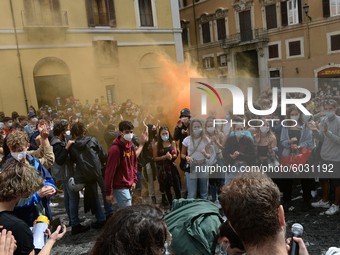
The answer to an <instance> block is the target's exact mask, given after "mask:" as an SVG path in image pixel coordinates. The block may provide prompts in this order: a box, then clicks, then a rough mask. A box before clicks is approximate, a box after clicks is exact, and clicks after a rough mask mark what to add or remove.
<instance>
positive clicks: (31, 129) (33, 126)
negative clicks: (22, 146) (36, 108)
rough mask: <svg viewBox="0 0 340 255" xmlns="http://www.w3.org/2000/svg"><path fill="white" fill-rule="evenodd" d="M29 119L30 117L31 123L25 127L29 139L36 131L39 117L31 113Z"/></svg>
mask: <svg viewBox="0 0 340 255" xmlns="http://www.w3.org/2000/svg"><path fill="white" fill-rule="evenodd" d="M27 117H28V120H29V123H28V124H27V125H26V126H25V132H26V134H27V135H28V137H31V136H32V135H33V133H34V132H35V131H36V126H37V122H38V118H37V115H35V113H33V112H30V113H29V114H28V115H27Z"/></svg>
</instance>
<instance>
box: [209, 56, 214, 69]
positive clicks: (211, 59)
mask: <svg viewBox="0 0 340 255" xmlns="http://www.w3.org/2000/svg"><path fill="white" fill-rule="evenodd" d="M214 60H215V59H214V58H213V57H211V58H210V68H214V67H215V61H214Z"/></svg>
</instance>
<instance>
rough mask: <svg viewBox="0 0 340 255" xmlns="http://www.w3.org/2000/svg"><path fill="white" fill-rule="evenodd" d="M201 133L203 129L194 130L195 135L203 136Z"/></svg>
mask: <svg viewBox="0 0 340 255" xmlns="http://www.w3.org/2000/svg"><path fill="white" fill-rule="evenodd" d="M201 132H202V128H201V129H196V130H194V133H195V135H199V134H201Z"/></svg>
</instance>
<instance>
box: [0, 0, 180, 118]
mask: <svg viewBox="0 0 340 255" xmlns="http://www.w3.org/2000/svg"><path fill="white" fill-rule="evenodd" d="M0 13H1V16H0V20H1V22H0V59H1V60H0V69H1V72H2V74H1V78H0V99H1V102H0V110H2V111H4V112H5V113H6V114H10V113H11V112H12V111H18V112H19V113H21V114H23V113H24V112H25V111H26V109H27V105H28V106H30V105H33V106H35V107H37V106H39V107H41V106H43V105H50V106H51V105H52V106H54V105H55V104H56V101H58V100H60V101H61V102H64V101H63V100H64V99H65V98H67V97H70V96H73V97H74V98H76V99H80V101H81V102H82V103H83V104H84V103H85V100H89V102H90V103H93V102H94V99H95V98H100V96H104V97H105V98H106V99H107V100H108V102H110V103H115V102H116V103H122V102H125V101H126V99H128V98H131V99H132V100H133V101H135V102H136V103H138V104H141V103H143V101H145V100H146V99H147V98H148V97H149V96H152V93H157V92H159V91H161V90H162V89H163V88H162V84H159V82H158V76H159V68H160V67H159V64H158V61H157V58H158V56H159V54H160V53H165V54H167V55H168V56H170V58H171V59H173V60H174V61H177V62H179V63H181V62H183V48H182V39H181V32H182V30H181V28H180V19H179V10H178V2H177V0H161V1H160V0H131V1H126V0H72V1H69V0H15V1H14V0H6V1H1V2H0ZM14 24H15V25H14ZM25 101H26V102H27V103H26V102H25Z"/></svg>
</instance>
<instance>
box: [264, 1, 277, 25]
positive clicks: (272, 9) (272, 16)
mask: <svg viewBox="0 0 340 255" xmlns="http://www.w3.org/2000/svg"><path fill="white" fill-rule="evenodd" d="M266 21H267V29H272V28H277V18H276V5H275V4H272V5H268V6H266Z"/></svg>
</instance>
